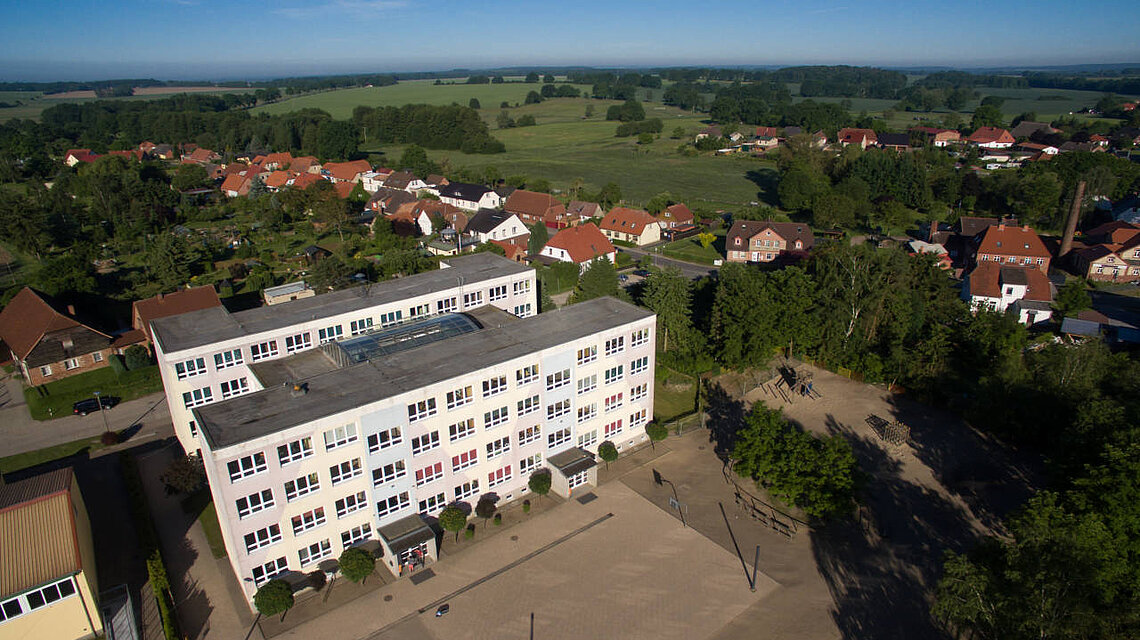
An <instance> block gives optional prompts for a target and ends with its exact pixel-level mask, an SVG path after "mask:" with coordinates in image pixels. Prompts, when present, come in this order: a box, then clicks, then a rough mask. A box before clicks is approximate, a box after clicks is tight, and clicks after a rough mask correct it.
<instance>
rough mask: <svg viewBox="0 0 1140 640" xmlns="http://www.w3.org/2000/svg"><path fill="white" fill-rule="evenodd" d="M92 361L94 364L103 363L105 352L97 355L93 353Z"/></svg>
mask: <svg viewBox="0 0 1140 640" xmlns="http://www.w3.org/2000/svg"><path fill="white" fill-rule="evenodd" d="M91 361H92V362H102V361H103V352H102V351H96V352H95V353H92V354H91Z"/></svg>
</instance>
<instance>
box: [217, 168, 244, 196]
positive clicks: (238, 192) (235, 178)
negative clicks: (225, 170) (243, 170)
mask: <svg viewBox="0 0 1140 640" xmlns="http://www.w3.org/2000/svg"><path fill="white" fill-rule="evenodd" d="M249 183H250V180H249V178H247V177H245V176H244V175H242V174H240V173H231V174H229V175H228V176H226V179H225V180H224V181H222V186H221V190H222V193H224V194H226V195H227V196H228V197H230V198H237V197H239V196H244V195H248V194H249Z"/></svg>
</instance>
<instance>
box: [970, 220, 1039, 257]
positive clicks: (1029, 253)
mask: <svg viewBox="0 0 1140 640" xmlns="http://www.w3.org/2000/svg"><path fill="white" fill-rule="evenodd" d="M982 254H987V255H1001V256H1022V257H1030V258H1048V257H1050V256H1049V250H1048V249H1046V248H1045V243H1044V242H1042V241H1041V237H1040V236H1038V235H1037V233H1036V232H1035V231H1033V229H1030V228H1029V227H1014V226H1006V225H1004V224H999V225H996V226H993V227H987V228H986V230H985V231H984V232H982V241H981V243H980V244H979V245H978V255H982Z"/></svg>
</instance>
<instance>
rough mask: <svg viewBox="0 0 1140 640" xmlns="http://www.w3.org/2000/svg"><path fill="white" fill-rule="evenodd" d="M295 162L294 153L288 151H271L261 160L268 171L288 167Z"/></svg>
mask: <svg viewBox="0 0 1140 640" xmlns="http://www.w3.org/2000/svg"><path fill="white" fill-rule="evenodd" d="M292 164H293V154H291V153H289V152H288V151H282V152H281V153H271V154H269V155H267V156H265V159H264V160H263V161H262V162H261V166H263V167H265V170H266V171H274V170H276V169H283V168H287V167H289V166H290V165H292Z"/></svg>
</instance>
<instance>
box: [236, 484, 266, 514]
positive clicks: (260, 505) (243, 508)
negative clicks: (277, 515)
mask: <svg viewBox="0 0 1140 640" xmlns="http://www.w3.org/2000/svg"><path fill="white" fill-rule="evenodd" d="M272 508H273V490H272V489H264V490H262V491H258V492H256V493H251V494H249V495H248V496H246V497H244V498H238V499H237V512H238V518H245V517H247V516H251V515H253V514H255V513H257V512H258V511H264V510H266V509H272Z"/></svg>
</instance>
